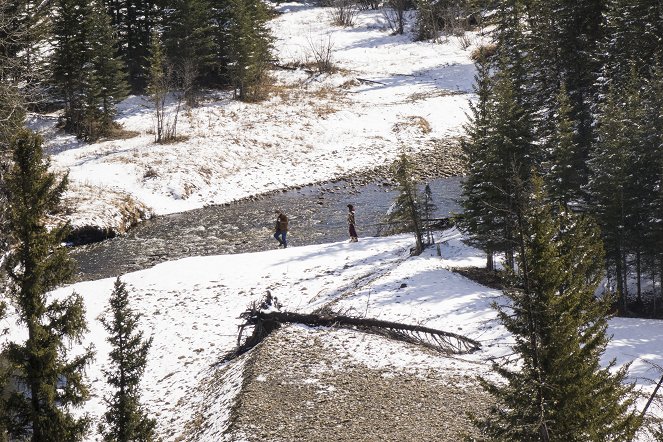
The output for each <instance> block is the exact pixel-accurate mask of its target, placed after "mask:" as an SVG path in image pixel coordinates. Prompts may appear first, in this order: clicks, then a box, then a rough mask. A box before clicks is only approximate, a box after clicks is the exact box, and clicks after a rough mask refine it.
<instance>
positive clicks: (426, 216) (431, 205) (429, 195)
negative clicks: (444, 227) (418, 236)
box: [421, 184, 437, 245]
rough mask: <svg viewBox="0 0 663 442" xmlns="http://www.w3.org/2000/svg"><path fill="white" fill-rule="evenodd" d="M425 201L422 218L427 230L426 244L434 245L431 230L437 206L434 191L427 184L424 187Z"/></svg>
mask: <svg viewBox="0 0 663 442" xmlns="http://www.w3.org/2000/svg"><path fill="white" fill-rule="evenodd" d="M422 197H423V201H422V205H421V212H422V218H423V221H424V227H425V229H426V244H428V245H430V244H433V242H434V238H433V232H432V230H431V219H432V218H433V213H435V211H436V210H437V206H436V205H435V202H434V201H433V191H432V190H431V188H430V185H429V184H426V187H424V194H423V196H422Z"/></svg>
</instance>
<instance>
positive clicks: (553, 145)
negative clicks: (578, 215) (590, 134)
mask: <svg viewBox="0 0 663 442" xmlns="http://www.w3.org/2000/svg"><path fill="white" fill-rule="evenodd" d="M557 97H558V98H557V102H558V105H557V112H556V114H555V118H554V120H555V129H554V132H553V134H552V138H551V140H550V143H549V146H548V149H547V155H548V168H547V171H546V172H547V173H546V181H547V183H548V185H547V189H548V192H547V193H548V194H549V195H550V197H551V198H552V199H553V201H556V202H557V203H558V204H560V205H562V206H563V207H564V208H565V209H568V205H569V203H570V202H573V201H576V202H577V201H578V199H579V196H580V195H579V194H580V189H581V187H582V184H583V182H582V181H583V177H582V175H581V173H580V170H582V168H579V165H578V152H579V146H578V144H577V143H576V137H575V129H574V127H573V122H572V121H571V103H570V102H569V98H568V95H567V93H566V87H565V86H564V85H562V88H561V89H560V91H559V93H558V95H557ZM581 164H582V162H581Z"/></svg>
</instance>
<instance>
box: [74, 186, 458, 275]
mask: <svg viewBox="0 0 663 442" xmlns="http://www.w3.org/2000/svg"><path fill="white" fill-rule="evenodd" d="M430 186H431V190H432V194H433V201H434V203H435V204H436V205H437V211H436V213H435V217H437V218H443V217H448V216H449V215H450V214H451V213H458V212H459V211H460V207H459V206H458V203H457V200H458V198H459V196H460V178H458V177H452V178H444V179H438V180H433V181H431V182H430ZM395 196H396V191H395V190H394V189H393V188H392V187H390V186H389V185H384V184H380V183H373V184H366V185H362V186H355V185H353V184H350V183H348V182H342V181H341V182H332V183H323V184H317V185H311V186H308V187H303V188H301V189H297V190H289V191H286V192H277V193H272V194H268V195H265V196H261V197H259V198H251V199H245V200H242V201H238V202H235V203H232V204H228V205H221V206H210V207H205V208H202V209H198V210H192V211H188V212H183V213H177V214H173V215H167V216H161V217H156V218H154V219H152V220H149V221H146V222H143V223H141V224H139V225H138V226H137V227H135V228H134V229H132V230H131V231H130V232H129V233H128V234H126V235H124V236H119V237H116V238H113V239H109V240H106V241H102V242H99V243H95V244H90V245H86V246H79V247H75V248H74V249H73V250H72V256H73V257H74V258H75V259H76V261H77V262H78V266H79V271H80V274H79V278H80V279H81V280H92V279H99V278H106V277H115V276H118V275H122V274H124V273H127V272H131V271H135V270H140V269H144V268H147V267H151V266H153V265H155V264H157V263H159V262H163V261H169V260H174V259H178V258H184V257H188V256H199V255H220V254H234V253H245V252H255V251H259V250H267V249H274V248H277V245H278V243H277V241H276V240H275V239H274V238H273V237H272V234H273V227H274V221H275V215H274V210H275V209H281V210H282V211H283V212H285V213H286V214H287V215H288V218H289V220H290V222H289V229H288V230H289V231H288V247H297V246H302V245H308V244H320V243H326V242H334V241H342V240H345V239H347V238H348V233H347V222H346V219H347V210H348V209H347V205H348V204H353V205H354V206H355V210H356V218H357V231H358V234H359V238H360V241H361V237H362V236H363V237H366V236H375V235H377V234H379V233H380V232H381V231H384V227H385V226H384V224H383V223H384V221H385V216H386V213H387V212H388V210H389V207H390V206H391V204H392V202H393V200H394V198H395Z"/></svg>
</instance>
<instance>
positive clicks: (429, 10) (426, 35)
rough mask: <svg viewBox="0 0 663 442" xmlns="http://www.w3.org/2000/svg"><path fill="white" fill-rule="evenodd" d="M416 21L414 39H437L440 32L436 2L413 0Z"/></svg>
mask: <svg viewBox="0 0 663 442" xmlns="http://www.w3.org/2000/svg"><path fill="white" fill-rule="evenodd" d="M415 3H416V6H417V21H416V23H415V28H416V34H415V40H417V41H422V40H437V37H438V34H439V32H440V29H439V25H438V16H437V12H438V11H437V8H436V7H435V5H436V3H435V2H434V1H432V0H415Z"/></svg>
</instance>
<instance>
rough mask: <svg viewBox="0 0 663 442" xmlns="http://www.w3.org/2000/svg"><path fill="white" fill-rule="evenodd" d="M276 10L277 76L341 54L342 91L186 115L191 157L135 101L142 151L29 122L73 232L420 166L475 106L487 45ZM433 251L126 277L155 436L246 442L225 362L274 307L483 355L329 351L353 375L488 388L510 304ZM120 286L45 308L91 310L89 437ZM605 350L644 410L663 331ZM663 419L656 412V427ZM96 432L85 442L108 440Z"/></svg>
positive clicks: (278, 96) (373, 342)
mask: <svg viewBox="0 0 663 442" xmlns="http://www.w3.org/2000/svg"><path fill="white" fill-rule="evenodd" d="M278 9H279V10H280V12H282V14H281V15H279V16H277V17H276V18H275V19H274V20H273V21H272V22H271V26H272V28H273V30H274V33H275V35H276V36H277V40H276V55H277V57H278V64H279V65H281V66H284V67H293V66H305V65H307V63H308V62H310V61H311V46H312V45H317V44H325V42H330V43H331V44H332V45H333V49H334V51H333V62H334V63H335V65H336V66H337V67H338V71H337V72H336V73H334V74H331V75H328V74H311V73H309V72H307V70H306V69H304V68H301V67H298V68H297V69H294V70H291V69H280V70H276V71H274V72H272V75H273V77H274V78H275V80H276V82H275V86H274V90H273V93H272V95H271V98H270V99H269V100H267V101H265V102H262V103H255V104H247V103H241V102H238V101H235V100H233V99H232V97H231V96H229V95H228V94H225V93H219V92H214V93H210V94H209V95H207V96H206V97H205V99H204V100H203V101H202V103H201V106H199V107H197V108H194V109H190V110H186V111H184V112H183V113H182V114H181V115H180V123H179V134H180V135H182V136H184V137H185V139H183V140H182V141H180V142H178V143H174V144H166V145H158V144H155V143H154V136H153V134H152V130H153V129H152V128H153V112H152V110H151V108H150V104H149V103H148V102H147V101H146V99H145V98H144V97H130V98H128V99H127V100H125V101H124V102H123V103H122V105H121V107H120V109H119V111H120V112H119V117H118V120H119V122H120V123H122V124H123V125H124V128H125V129H126V130H128V131H135V132H137V133H138V135H137V136H135V137H132V138H128V139H123V140H112V141H103V142H99V143H94V144H86V143H82V142H80V141H78V140H76V139H75V138H73V137H71V136H68V135H65V134H63V133H62V132H60V131H58V130H56V128H55V121H56V116H54V115H50V116H43V115H40V116H37V115H33V116H32V118H31V122H30V124H31V126H32V127H33V128H35V129H37V130H39V131H40V132H41V133H42V134H43V135H44V136H45V139H46V141H47V149H48V152H49V153H50V154H51V159H52V164H53V165H54V166H55V167H56V168H58V169H59V170H62V171H64V170H68V171H69V173H70V175H69V177H70V182H71V186H70V189H69V192H68V194H67V199H68V202H69V203H71V204H73V208H72V212H71V213H70V214H68V217H70V218H71V220H72V221H73V224H74V226H85V225H91V226H98V227H102V228H108V229H112V230H119V231H121V230H122V229H124V228H126V224H127V222H129V220H131V219H132V218H135V217H136V216H149V215H150V214H168V213H173V212H178V211H184V210H190V209H193V208H198V207H202V206H205V205H209V204H217V203H224V202H228V201H231V200H235V199H238V198H242V197H246V196H250V195H255V194H259V193H263V192H267V191H270V190H276V189H282V188H285V187H290V186H295V185H304V184H308V183H311V182H318V181H323V180H329V179H333V178H335V177H339V176H343V175H347V174H350V173H358V172H361V171H363V170H368V169H371V168H374V167H376V166H379V165H383V164H385V163H388V162H389V161H391V160H392V159H394V158H395V157H396V156H397V155H398V154H399V153H400V152H401V151H402V150H406V151H408V152H422V151H426V150H428V149H431V148H434V147H435V146H436V145H437V144H438V143H439V142H440V140H444V139H447V138H451V137H456V136H458V135H459V134H460V132H461V126H462V124H463V122H464V121H465V120H466V112H467V110H468V100H470V99H471V98H472V92H471V90H472V82H473V75H474V66H473V64H472V62H471V60H470V58H469V54H470V53H471V51H472V49H473V48H474V47H475V45H476V44H478V43H479V42H480V37H479V36H477V35H474V34H471V35H470V34H468V38H469V40H470V41H471V42H474V45H471V46H469V47H464V45H463V44H461V42H460V41H459V40H457V39H455V38H450V39H448V40H446V41H442V42H440V43H432V42H416V43H415V42H412V38H411V36H410V35H405V36H393V35H390V32H389V30H388V29H387V27H386V25H385V24H384V22H383V17H382V15H381V12H380V11H362V12H360V14H359V16H358V19H357V24H356V26H354V27H352V28H338V27H333V26H331V25H330V24H329V23H330V21H331V20H330V18H329V10H328V9H326V8H321V7H315V6H313V5H309V4H306V3H303V2H293V3H281V4H280V5H279V6H278ZM141 213H142V215H140V214H141ZM137 214H138V215H137ZM437 242H438V243H440V244H441V247H440V250H441V256H437V254H436V251H435V249H434V248H433V249H429V250H427V251H425V253H424V254H423V255H421V256H418V257H409V249H410V247H411V246H412V245H413V244H412V243H413V240H412V238H411V236H410V235H403V236H396V237H382V238H363V237H362V238H360V241H359V242H358V243H351V244H350V243H330V244H322V245H314V246H306V247H293V248H288V249H279V250H269V251H264V252H260V253H252V254H241V255H227V256H213V257H190V258H186V259H182V260H178V261H172V262H166V263H162V264H159V265H157V266H155V267H153V268H151V269H148V270H143V271H139V272H135V273H130V274H126V275H123V276H122V280H123V281H125V282H126V283H127V284H128V288H129V290H130V292H131V297H132V298H131V299H132V301H131V302H132V307H133V308H134V309H135V310H136V311H137V312H138V313H140V314H141V315H142V319H141V327H142V329H143V330H144V331H145V333H146V335H147V336H151V337H153V338H154V342H153V346H152V349H151V351H150V354H149V360H148V365H147V369H146V372H145V376H144V380H143V401H144V402H145V403H146V405H147V408H148V410H149V412H150V414H151V415H152V416H154V417H155V418H156V419H157V422H158V426H157V429H158V433H159V435H160V436H161V437H162V438H163V440H166V441H186V440H195V441H210V442H216V441H221V440H229V441H230V440H233V441H234V440H242V435H241V434H239V433H237V434H235V433H232V431H231V432H230V433H228V431H227V430H228V428H229V425H230V423H231V421H232V419H231V410H232V409H233V406H234V405H235V399H236V395H237V394H238V392H239V391H240V389H241V387H242V383H243V382H244V375H245V372H244V371H243V368H244V364H245V363H246V358H244V357H240V358H239V359H237V360H235V361H233V362H231V363H229V364H219V361H220V360H221V358H222V357H223V356H224V354H225V353H226V352H228V351H229V350H231V349H233V348H234V346H235V345H236V341H237V327H238V325H239V324H240V319H238V316H239V314H240V313H242V312H243V311H244V310H245V308H246V307H247V305H248V304H249V303H251V302H252V301H256V300H258V299H260V298H261V297H262V296H263V295H265V293H266V292H267V291H269V292H271V294H272V295H273V296H276V297H277V298H278V299H279V301H280V302H281V303H282V304H283V305H284V309H287V310H291V311H296V312H312V311H313V310H315V309H316V308H319V307H321V306H323V305H328V304H330V303H332V305H333V307H334V308H335V309H336V310H338V311H342V312H346V313H348V314H353V315H357V316H366V317H370V318H379V319H385V320H391V321H399V322H403V323H408V324H420V325H425V326H428V327H433V328H438V329H442V330H446V331H450V332H454V333H458V334H462V335H465V336H467V337H470V338H473V339H475V340H477V341H479V342H480V343H481V344H482V349H481V350H480V351H479V352H476V353H473V354H470V355H463V356H460V357H454V358H453V359H451V358H446V357H444V356H441V355H440V356H431V354H430V352H424V351H423V350H422V349H421V348H418V347H416V346H414V345H410V344H404V343H402V342H395V341H390V340H388V339H386V338H382V337H379V338H378V337H374V336H373V337H370V338H369V337H367V338H365V339H364V338H356V337H355V336H352V337H348V336H347V334H345V335H344V334H342V333H340V334H338V335H337V337H338V339H347V341H342V342H340V341H334V340H333V339H335V338H332V337H329V339H330V341H329V342H326V343H325V345H328V346H329V347H333V346H337V347H341V348H343V349H345V351H347V352H348V358H351V360H352V364H354V365H355V366H356V367H359V369H363V368H365V369H376V368H379V369H381V370H385V371H386V373H387V375H388V376H397V375H398V374H400V373H404V372H405V371H407V370H410V369H412V367H424V368H426V369H430V370H433V371H436V370H438V371H443V370H445V369H449V368H450V367H453V368H454V370H458V371H459V372H463V373H464V375H465V376H467V379H473V376H474V375H489V372H490V368H491V367H490V362H491V360H492V359H494V358H495V357H499V356H503V355H505V354H507V353H509V352H510V349H509V344H510V338H509V336H508V334H507V332H506V331H505V330H504V328H503V327H502V326H501V325H499V323H498V322H497V320H496V314H495V311H494V310H493V309H492V308H491V303H493V302H495V301H496V302H503V300H504V299H503V298H502V297H501V293H500V292H499V291H497V290H493V289H490V288H487V287H485V286H482V285H480V284H478V283H476V282H473V281H471V280H469V279H466V278H465V277H463V276H461V275H459V274H458V273H455V272H453V271H452V270H451V269H452V268H460V267H471V266H482V265H483V263H484V262H485V256H484V255H483V254H482V253H481V252H480V251H478V250H476V249H473V248H471V247H468V246H466V245H465V244H464V243H463V242H462V237H461V234H460V233H459V232H457V231H453V230H452V231H448V232H445V233H443V234H438V238H437ZM113 282H114V280H113V279H104V280H99V281H90V282H81V283H77V284H74V285H73V286H68V287H64V288H61V289H59V290H57V291H56V292H54V294H52V296H55V297H57V296H64V295H67V294H70V293H71V292H72V291H76V292H77V293H79V294H81V295H82V296H83V298H84V299H85V305H86V309H87V319H88V323H89V328H90V332H89V334H88V335H87V337H86V342H85V343H93V344H94V345H95V347H96V352H97V356H96V362H95V363H94V364H93V365H92V366H90V367H89V368H88V370H87V375H88V379H89V381H90V383H91V393H92V398H91V399H90V401H89V402H88V403H87V404H86V405H85V407H84V409H83V410H82V411H83V412H87V413H90V414H91V416H92V417H93V418H95V419H98V418H99V417H100V416H101V414H102V413H103V412H104V410H105V406H104V403H103V397H104V395H105V394H107V392H108V385H107V384H106V382H105V379H104V376H103V374H102V372H103V369H104V368H105V367H107V366H108V360H107V356H108V352H109V345H108V343H107V342H106V341H105V332H104V330H103V328H102V326H101V324H100V322H99V321H98V318H99V316H100V315H101V314H102V313H103V312H104V310H105V309H106V308H107V302H108V298H109V296H110V293H111V290H112V287H113ZM10 313H11V312H10ZM15 324H16V320H15V317H12V316H10V317H9V318H6V319H5V320H3V321H2V323H0V329H4V328H8V329H9V330H10V335H9V338H10V339H22V338H24V336H23V335H22V333H23V331H22V330H20V329H18V328H17V327H16V326H15ZM318 332H319V330H314V329H309V328H306V327H297V332H296V334H297V336H298V338H297V339H298V340H299V341H300V342H304V343H305V342H307V339H309V338H310V339H311V341H313V340H315V339H317V335H316V333H318ZM609 332H610V333H612V334H613V335H614V339H613V341H612V342H611V344H610V346H609V348H608V352H607V353H606V355H605V357H604V361H603V362H604V363H605V364H607V363H608V362H609V361H610V360H611V359H612V358H616V359H617V363H618V366H620V365H623V364H625V363H628V362H632V365H631V368H630V380H632V381H633V382H635V383H636V384H637V386H638V388H641V389H642V391H643V392H644V393H649V392H651V391H652V390H653V384H652V378H654V377H656V376H657V375H660V374H659V372H658V371H657V370H655V369H654V368H653V367H654V366H655V365H658V366H663V349H662V347H661V345H660V342H661V341H662V340H663V323H662V322H653V321H647V320H642V319H625V318H618V319H613V320H612V321H611V322H610V330H609ZM285 333H287V329H286V331H285ZM339 342H340V343H339ZM336 368H337V367H336V366H333V367H327V368H325V370H335V369H336ZM325 370H322V369H321V370H320V373H319V374H320V376H323V374H324V371H325ZM325 394H333V392H332V391H331V390H329V391H327V392H326V393H325ZM330 397H333V396H330ZM642 405H643V404H642V403H640V404H639V406H640V407H642ZM659 406H660V405H656V407H659ZM656 407H655V408H654V409H653V412H654V413H657V414H658V415H663V409H660V408H656ZM95 431H96V430H94V429H93V431H92V433H91V434H90V436H89V440H91V441H92V440H98V435H97V434H96V433H95Z"/></svg>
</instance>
